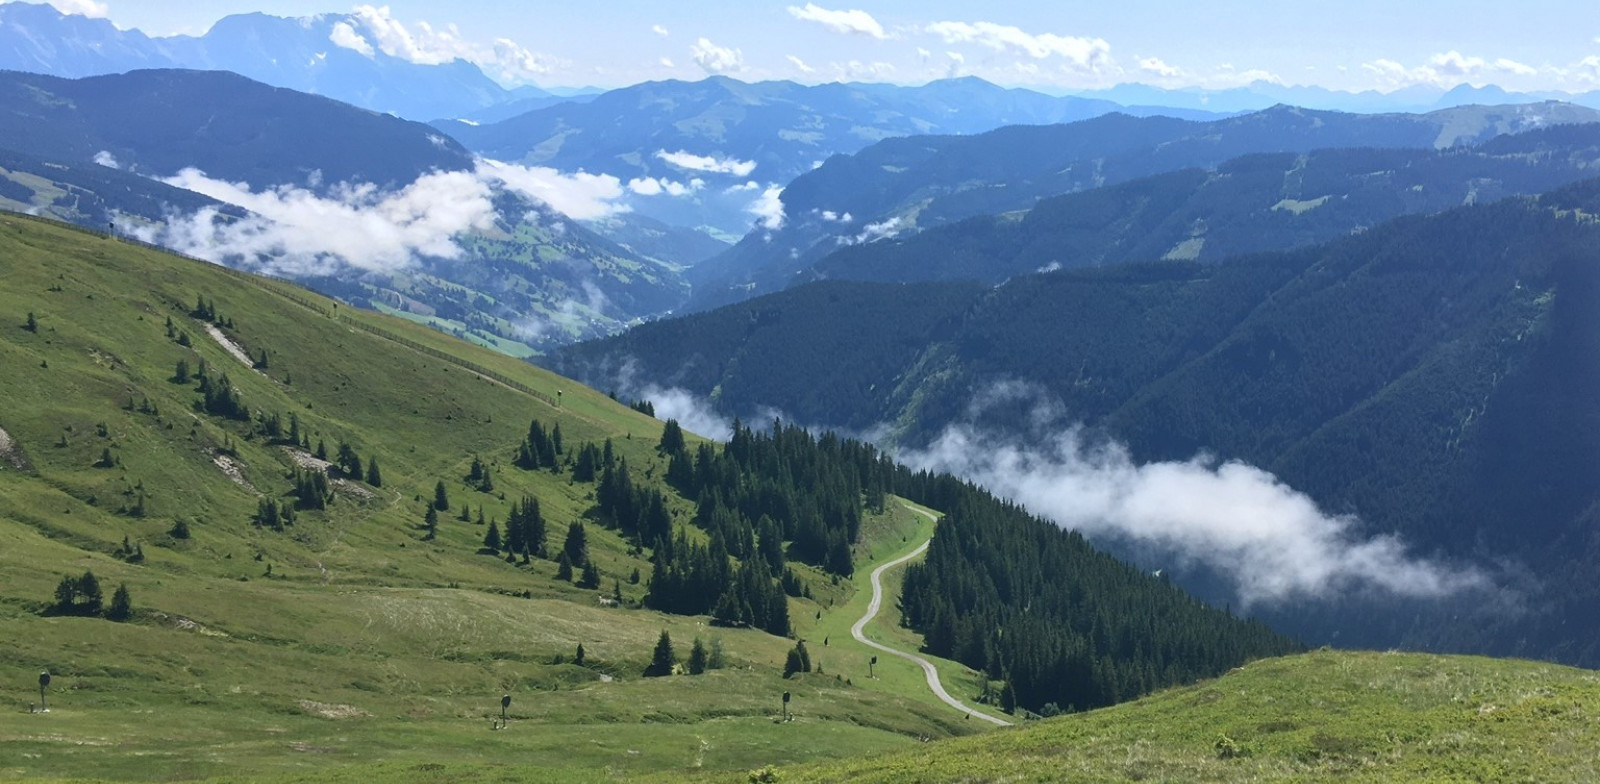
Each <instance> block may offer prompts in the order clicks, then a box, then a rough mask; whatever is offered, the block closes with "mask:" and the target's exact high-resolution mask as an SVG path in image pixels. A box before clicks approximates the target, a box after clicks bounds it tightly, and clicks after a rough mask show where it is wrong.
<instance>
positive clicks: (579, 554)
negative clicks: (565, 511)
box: [561, 521, 589, 566]
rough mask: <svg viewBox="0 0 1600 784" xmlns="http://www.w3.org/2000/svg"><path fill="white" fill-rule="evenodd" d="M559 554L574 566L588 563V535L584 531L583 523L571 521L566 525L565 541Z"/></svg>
mask: <svg viewBox="0 0 1600 784" xmlns="http://www.w3.org/2000/svg"><path fill="white" fill-rule="evenodd" d="M561 554H562V555H565V556H566V557H567V562H568V563H570V564H572V565H574V566H577V565H580V564H587V563H589V535H588V534H587V533H585V532H584V530H583V523H580V522H577V521H573V523H572V525H569V526H567V541H566V543H565V544H563V545H562V546H561Z"/></svg>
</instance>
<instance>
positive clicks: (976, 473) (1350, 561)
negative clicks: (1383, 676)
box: [900, 389, 1490, 607]
mask: <svg viewBox="0 0 1600 784" xmlns="http://www.w3.org/2000/svg"><path fill="white" fill-rule="evenodd" d="M990 394H991V396H992V397H1001V398H1003V397H1005V396H1007V395H1008V394H1009V395H1011V396H1012V399H1015V397H1016V390H1009V391H1008V390H1003V389H1002V390H991V391H990ZM980 405H981V404H980ZM1042 416H1043V417H1044V418H1048V414H1044V415H1042ZM900 457H901V459H902V460H904V461H906V462H908V463H909V464H911V465H912V466H913V467H916V468H926V469H929V470H933V471H949V472H951V473H954V474H956V475H957V476H961V477H964V478H966V479H969V480H972V481H974V482H977V483H978V484H980V485H982V486H984V487H986V488H988V489H989V490H990V491H992V492H994V493H996V494H997V495H1001V496H1003V497H1007V498H1010V499H1012V500H1014V501H1017V502H1018V503H1021V504H1023V505H1024V506H1026V507H1028V509H1029V510H1031V511H1033V512H1034V513H1036V514H1040V515H1043V516H1045V517H1048V518H1050V519H1052V520H1054V521H1055V522H1056V523H1058V524H1059V525H1061V526H1063V527H1066V528H1073V529H1077V530H1080V531H1083V532H1085V533H1087V534H1090V535H1110V536H1119V537H1126V538H1128V539H1131V540H1134V541H1137V542H1140V543H1143V544H1146V545H1153V546H1155V547H1157V548H1159V549H1161V550H1163V551H1165V552H1167V553H1168V554H1170V555H1171V556H1173V557H1176V558H1180V559H1182V560H1184V561H1199V562H1202V563H1206V564H1208V565H1210V566H1212V567H1215V568H1217V569H1219V570H1221V571H1222V572H1223V573H1224V574H1226V575H1227V576H1228V577H1229V579H1231V580H1232V581H1233V584H1234V589H1235V591H1236V592H1237V594H1238V596H1239V599H1240V601H1241V602H1242V603H1243V604H1244V605H1245V606H1247V607H1248V606H1250V605H1253V604H1257V603H1260V604H1275V603H1279V602H1284V601H1289V600H1294V599H1304V598H1334V597H1336V596H1338V595H1340V594H1343V593H1345V592H1348V591H1376V592H1379V593H1384V594H1388V595H1393V596H1402V597H1411V598H1427V599H1435V598H1443V597H1446V596H1449V595H1453V594H1456V593H1460V592H1463V591H1470V590H1475V589H1482V588H1487V587H1490V586H1489V581H1488V579H1487V578H1486V577H1485V576H1484V575H1483V574H1482V573H1481V572H1480V571H1478V570H1475V569H1472V568H1466V567H1461V566H1457V565H1451V564H1445V563H1441V562H1439V561H1436V560H1432V559H1428V558H1422V557H1418V556H1416V555H1415V554H1413V553H1411V552H1410V551H1409V550H1408V548H1407V547H1406V545H1405V543H1404V542H1403V541H1401V540H1400V539H1399V538H1398V537H1395V536H1392V535H1377V536H1369V535H1366V534H1364V533H1363V531H1362V526H1361V523H1360V521H1359V520H1357V519H1355V518H1353V517H1350V516H1346V515H1332V514H1328V513H1326V512H1323V511H1322V510H1320V509H1318V508H1317V505H1316V504H1315V503H1314V502H1313V501H1312V500H1311V499H1310V498H1309V497H1307V496H1305V495H1304V494H1302V493H1299V492H1297V491H1296V490H1294V489H1293V488H1291V487H1289V486H1287V485H1285V484H1284V483H1282V482H1281V481H1279V480H1278V479H1277V478H1276V477H1274V476H1273V475H1272V474H1269V473H1267V472H1266V471H1262V470H1261V469H1259V468H1255V467H1253V466H1250V465H1246V464H1244V463H1240V462H1236V461H1219V460H1216V459H1214V458H1211V457H1208V456H1206V455H1199V456H1196V457H1194V458H1192V459H1190V460H1186V461H1174V462H1161V463H1147V464H1143V465H1140V464H1137V463H1135V462H1134V461H1133V460H1132V459H1131V457H1130V456H1129V454H1128V451H1127V449H1126V448H1124V447H1122V446H1120V445H1116V444H1092V443H1090V442H1089V441H1087V440H1086V439H1085V437H1084V435H1083V433H1082V431H1081V430H1080V429H1079V428H1067V429H1064V430H1060V431H1058V432H1055V433H1053V434H1047V435H1041V436H1040V437H1039V438H1038V439H1036V440H1034V441H1032V442H1030V443H1029V444H1024V443H1023V442H1021V441H1018V440H1015V439H1010V438H1007V437H1004V436H997V435H995V434H993V433H986V432H982V431H980V430H979V429H978V428H977V427H975V426H972V425H967V424H963V425H954V426H951V427H949V428H947V429H946V430H945V431H944V433H943V434H942V435H941V436H940V437H939V438H938V439H937V440H936V441H934V442H933V444H932V445H930V446H929V448H928V449H927V450H925V451H920V452H913V453H908V454H903V455H901V456H900Z"/></svg>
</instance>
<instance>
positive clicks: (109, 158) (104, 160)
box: [94, 150, 122, 169]
mask: <svg viewBox="0 0 1600 784" xmlns="http://www.w3.org/2000/svg"><path fill="white" fill-rule="evenodd" d="M94 162H95V163H98V164H100V165H101V166H104V167H106V168H107V169H120V168H122V164H120V163H118V162H117V156H115V155H112V154H111V152H110V151H109V150H101V151H99V152H97V153H95V154H94Z"/></svg>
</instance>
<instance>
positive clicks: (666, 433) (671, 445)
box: [656, 419, 687, 455]
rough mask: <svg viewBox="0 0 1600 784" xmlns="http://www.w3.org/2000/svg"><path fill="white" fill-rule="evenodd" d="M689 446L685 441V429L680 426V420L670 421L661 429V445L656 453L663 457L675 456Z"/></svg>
mask: <svg viewBox="0 0 1600 784" xmlns="http://www.w3.org/2000/svg"><path fill="white" fill-rule="evenodd" d="M686 446H687V445H686V444H685V443H684V441H683V428H682V427H679V426H678V420H676V419H668V420H667V424H666V425H665V426H663V427H662V428H661V443H660V444H659V445H658V446H657V447H656V451H658V452H660V453H661V454H663V455H675V454H678V453H679V452H682V451H683V450H684V448H685V447H686Z"/></svg>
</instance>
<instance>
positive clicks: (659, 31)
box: [650, 25, 672, 38]
mask: <svg viewBox="0 0 1600 784" xmlns="http://www.w3.org/2000/svg"><path fill="white" fill-rule="evenodd" d="M650 32H652V33H655V34H656V35H659V36H661V37H662V38H666V37H667V36H669V35H672V32H671V31H669V30H668V29H667V28H665V27H662V26H661V25H651V26H650Z"/></svg>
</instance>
